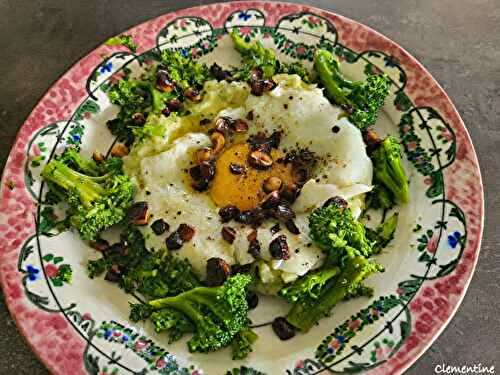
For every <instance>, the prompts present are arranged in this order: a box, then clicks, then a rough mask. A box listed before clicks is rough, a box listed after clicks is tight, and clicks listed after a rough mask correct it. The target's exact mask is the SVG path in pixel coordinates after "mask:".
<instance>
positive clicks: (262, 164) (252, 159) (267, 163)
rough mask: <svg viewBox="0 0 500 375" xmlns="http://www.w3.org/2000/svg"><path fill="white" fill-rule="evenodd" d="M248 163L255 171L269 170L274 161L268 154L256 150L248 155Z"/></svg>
mask: <svg viewBox="0 0 500 375" xmlns="http://www.w3.org/2000/svg"><path fill="white" fill-rule="evenodd" d="M248 163H249V164H250V165H251V166H252V167H254V168H255V169H268V168H270V167H271V165H273V159H272V158H271V155H269V154H268V153H267V152H264V151H261V150H255V151H252V152H251V153H250V155H248Z"/></svg>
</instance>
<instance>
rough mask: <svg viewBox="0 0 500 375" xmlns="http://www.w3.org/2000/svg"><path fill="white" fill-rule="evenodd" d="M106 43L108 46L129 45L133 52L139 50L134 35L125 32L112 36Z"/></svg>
mask: <svg viewBox="0 0 500 375" xmlns="http://www.w3.org/2000/svg"><path fill="white" fill-rule="evenodd" d="M104 44H106V45H108V46H124V47H127V48H128V49H129V50H130V51H132V52H136V51H137V44H135V42H134V38H133V37H132V35H125V34H123V35H118V36H114V37H112V38H109V39H108V40H107V41H106V43H104Z"/></svg>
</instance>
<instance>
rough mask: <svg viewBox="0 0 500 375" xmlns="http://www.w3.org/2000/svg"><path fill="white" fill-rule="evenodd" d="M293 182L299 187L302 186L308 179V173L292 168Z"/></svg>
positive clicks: (302, 169)
mask: <svg viewBox="0 0 500 375" xmlns="http://www.w3.org/2000/svg"><path fill="white" fill-rule="evenodd" d="M292 175H293V181H294V182H295V183H296V184H297V185H299V186H302V185H304V184H305V183H306V182H307V179H308V177H309V173H308V172H307V169H305V168H300V167H299V168H294V169H293V172H292Z"/></svg>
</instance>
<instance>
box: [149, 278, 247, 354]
mask: <svg viewBox="0 0 500 375" xmlns="http://www.w3.org/2000/svg"><path fill="white" fill-rule="evenodd" d="M251 282H252V278H251V277H250V276H249V275H245V274H238V275H235V276H232V277H230V278H229V279H228V280H227V281H226V282H225V283H224V284H223V285H222V286H219V287H197V288H194V289H191V290H189V291H187V292H184V293H182V294H179V295H177V296H174V297H167V298H161V299H156V300H152V301H149V305H150V306H152V307H153V308H154V309H155V310H161V309H164V308H170V309H174V310H177V311H179V312H181V313H182V314H184V315H185V316H186V317H187V318H188V319H189V321H190V322H191V323H192V324H193V326H194V327H195V332H194V335H193V337H192V338H191V339H190V340H189V341H188V348H189V350H190V351H191V352H201V353H207V352H212V351H216V350H219V349H221V348H223V347H226V346H228V345H229V344H231V342H232V341H233V339H234V338H235V336H236V335H237V334H238V333H239V332H240V331H241V330H243V329H246V328H247V326H248V318H247V313H248V304H247V301H246V292H247V289H248V287H249V285H250V283H251Z"/></svg>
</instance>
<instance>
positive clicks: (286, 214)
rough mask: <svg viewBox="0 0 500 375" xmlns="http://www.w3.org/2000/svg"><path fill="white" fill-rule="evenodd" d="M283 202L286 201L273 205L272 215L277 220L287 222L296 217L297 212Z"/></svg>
mask: <svg viewBox="0 0 500 375" xmlns="http://www.w3.org/2000/svg"><path fill="white" fill-rule="evenodd" d="M283 203H284V202H282V203H280V204H278V205H277V206H276V207H273V209H272V210H271V215H272V216H273V217H274V218H275V219H276V220H279V221H281V222H282V223H286V222H287V221H288V220H290V219H295V212H293V210H292V209H291V208H290V206H288V205H287V204H283Z"/></svg>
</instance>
